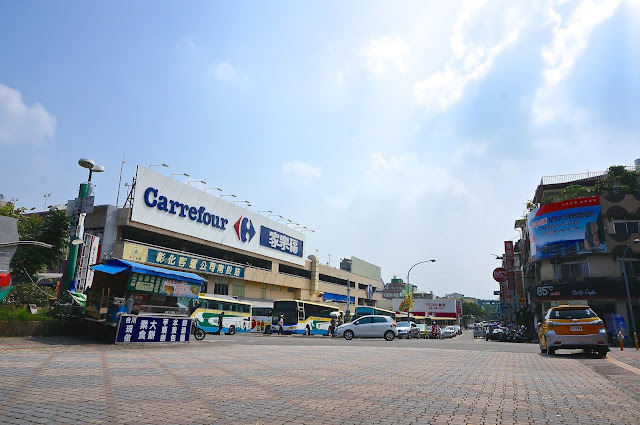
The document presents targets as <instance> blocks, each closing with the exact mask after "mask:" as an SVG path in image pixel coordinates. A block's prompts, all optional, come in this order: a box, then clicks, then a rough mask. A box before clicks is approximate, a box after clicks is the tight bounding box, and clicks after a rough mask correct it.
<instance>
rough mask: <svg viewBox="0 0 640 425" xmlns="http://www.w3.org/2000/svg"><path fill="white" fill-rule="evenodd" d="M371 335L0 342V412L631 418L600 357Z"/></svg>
mask: <svg viewBox="0 0 640 425" xmlns="http://www.w3.org/2000/svg"><path fill="white" fill-rule="evenodd" d="M380 343H381V344H380V346H379V347H376V346H353V347H349V346H336V345H332V344H330V343H328V344H327V345H322V346H314V347H305V346H296V345H287V346H278V345H260V346H253V345H227V344H224V343H220V342H213V343H212V342H206V341H204V342H201V343H190V344H188V345H185V346H180V347H169V346H164V347H160V346H156V347H145V348H132V347H121V346H106V345H92V344H88V345H48V346H47V345H43V344H35V343H34V344H32V343H30V342H28V341H26V340H25V341H23V342H22V343H19V342H15V341H13V342H11V341H9V343H7V344H4V343H3V341H2V340H0V379H1V382H2V389H1V390H0V423H2V424H96V423H98V424H213V423H216V424H217V423H223V424H226V423H229V424H283V423H296V424H298V423H304V424H334V423H335V424H411V423H421V424H422V423H433V424H439V423H442V424H444V423H446V424H451V425H454V424H531V423H544V424H547V423H555V424H594V423H597V424H600V423H602V424H621V423H640V397H637V395H636V394H635V393H634V392H633V391H629V389H628V388H627V387H628V386H633V385H635V386H639V385H638V384H640V376H638V375H636V374H635V373H630V372H629V371H628V370H626V369H623V368H621V367H620V366H618V365H617V364H614V363H613V362H611V361H607V360H602V359H593V358H585V357H576V356H571V355H559V356H547V355H540V354H537V353H508V352H499V351H470V350H455V349H433V348H413V347H409V348H406V347H399V346H397V345H395V346H389V344H388V343H385V342H384V341H380ZM625 351H626V350H625ZM634 351H635V350H634ZM611 358H612V359H614V360H617V361H621V360H619V358H620V356H618V355H616V354H615V353H612V356H611ZM639 360H640V359H639ZM618 376H624V377H625V379H628V380H629V382H627V383H623V384H621V383H620V382H618V381H616V379H612V377H613V378H615V377H618Z"/></svg>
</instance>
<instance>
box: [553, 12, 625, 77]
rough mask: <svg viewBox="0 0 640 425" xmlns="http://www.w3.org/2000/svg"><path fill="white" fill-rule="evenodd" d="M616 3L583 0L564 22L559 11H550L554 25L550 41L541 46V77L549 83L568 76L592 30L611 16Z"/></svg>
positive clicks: (585, 45)
mask: <svg viewBox="0 0 640 425" xmlns="http://www.w3.org/2000/svg"><path fill="white" fill-rule="evenodd" d="M619 5H620V1H619V0H602V1H596V0H591V1H584V2H582V3H580V4H579V5H578V7H577V8H576V10H575V12H574V13H573V14H572V15H570V16H569V17H568V19H566V20H565V22H563V20H562V17H561V16H560V15H559V14H558V13H556V12H555V11H553V10H551V11H550V14H551V16H552V19H553V20H554V21H555V22H557V25H556V27H555V28H554V31H553V40H552V41H551V44H550V45H549V46H546V47H544V48H543V49H542V58H543V59H544V62H545V64H546V65H547V69H546V70H545V73H544V76H545V78H546V80H547V81H548V82H549V83H551V84H554V83H557V82H558V81H560V80H562V79H564V78H565V77H566V76H567V74H568V73H569V72H570V71H571V68H573V64H574V63H575V61H576V59H577V58H578V57H580V55H581V54H582V52H584V50H585V48H586V47H587V41H588V39H589V36H590V35H591V32H592V31H593V30H594V28H596V27H597V26H598V25H600V24H601V23H602V22H604V21H606V20H607V19H609V18H611V17H612V16H613V14H614V12H615V11H616V9H617V8H618V6H619Z"/></svg>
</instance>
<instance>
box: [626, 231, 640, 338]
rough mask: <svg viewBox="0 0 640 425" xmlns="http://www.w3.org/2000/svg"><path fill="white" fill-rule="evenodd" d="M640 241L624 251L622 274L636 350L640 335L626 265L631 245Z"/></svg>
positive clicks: (636, 240)
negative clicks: (637, 330) (637, 332)
mask: <svg viewBox="0 0 640 425" xmlns="http://www.w3.org/2000/svg"><path fill="white" fill-rule="evenodd" d="M639 242H640V239H634V240H633V242H631V243H630V244H629V245H627V247H626V248H625V249H624V252H623V253H622V273H623V274H624V286H625V287H626V288H627V304H628V305H629V315H630V316H631V317H630V318H631V330H632V331H633V339H634V341H635V343H636V350H637V349H638V335H637V334H636V321H635V319H634V317H633V307H632V306H631V294H630V293H629V281H628V280H627V264H626V259H625V257H626V255H627V250H628V249H629V248H631V245H633V244H636V243H639Z"/></svg>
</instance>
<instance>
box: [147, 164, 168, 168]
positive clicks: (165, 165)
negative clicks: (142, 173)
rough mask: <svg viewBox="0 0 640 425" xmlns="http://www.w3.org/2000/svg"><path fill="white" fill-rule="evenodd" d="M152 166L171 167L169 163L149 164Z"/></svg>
mask: <svg viewBox="0 0 640 425" xmlns="http://www.w3.org/2000/svg"><path fill="white" fill-rule="evenodd" d="M151 167H164V168H169V166H168V165H167V164H151V165H149V168H151Z"/></svg>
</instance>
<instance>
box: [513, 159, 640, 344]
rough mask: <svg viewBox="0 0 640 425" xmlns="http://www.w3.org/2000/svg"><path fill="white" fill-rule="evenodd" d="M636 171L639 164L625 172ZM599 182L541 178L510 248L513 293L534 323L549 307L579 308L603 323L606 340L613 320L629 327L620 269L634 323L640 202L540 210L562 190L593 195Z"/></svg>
mask: <svg viewBox="0 0 640 425" xmlns="http://www.w3.org/2000/svg"><path fill="white" fill-rule="evenodd" d="M638 166H640V160H636V166H635V167H627V171H630V172H637V171H638V170H640V167H638ZM606 176H607V172H597V173H584V174H572V175H566V176H551V177H543V178H542V181H541V182H540V185H539V186H538V187H537V189H536V192H535V195H534V198H533V200H532V204H533V205H532V206H534V207H536V208H534V209H533V210H532V211H530V213H529V214H528V216H527V217H525V218H524V219H519V220H517V221H516V228H518V229H520V230H522V233H521V234H522V238H521V239H520V240H519V241H517V243H516V244H515V246H514V254H515V257H516V261H515V263H514V269H515V271H517V272H519V273H518V275H517V279H515V280H516V283H517V285H516V286H517V287H520V288H522V289H521V291H522V293H523V294H524V295H525V296H526V299H527V302H528V303H529V306H531V307H533V312H534V313H535V317H536V318H537V320H540V318H541V317H542V316H543V314H544V312H545V311H546V310H547V309H549V308H550V307H552V306H553V305H557V304H560V303H575V304H577V303H580V304H588V305H590V306H591V308H592V309H593V310H594V311H595V312H596V313H597V314H598V315H599V316H600V317H602V318H603V319H605V322H606V325H607V329H608V330H609V331H610V332H611V331H613V329H614V327H615V323H616V320H618V318H619V317H620V316H621V317H623V318H624V319H625V321H626V323H627V324H628V323H629V315H628V309H627V290H626V285H625V279H624V271H623V270H624V269H623V267H625V266H626V272H627V281H628V288H629V292H630V296H631V301H632V304H633V312H634V316H635V318H636V319H638V318H640V314H639V313H640V302H639V299H640V243H634V241H635V240H637V239H638V238H640V229H639V228H640V194H616V195H607V194H601V195H597V194H595V193H594V196H581V197H576V198H574V199H568V200H563V201H560V202H553V203H546V201H547V200H548V199H549V197H550V196H551V195H553V194H557V193H558V192H559V191H560V190H562V189H563V188H566V187H568V186H569V185H579V186H584V187H592V186H594V184H595V183H596V182H597V181H598V180H601V179H604V178H606ZM638 178H640V174H639V175H638ZM623 257H624V260H625V261H624V262H623ZM514 304H515V303H514ZM521 310H523V309H522V308H521Z"/></svg>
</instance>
